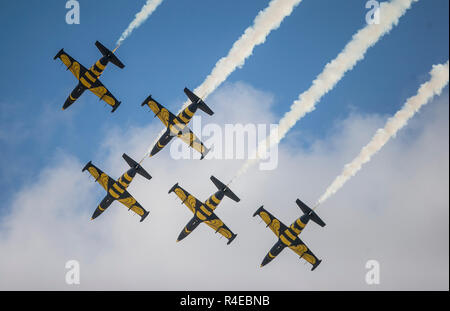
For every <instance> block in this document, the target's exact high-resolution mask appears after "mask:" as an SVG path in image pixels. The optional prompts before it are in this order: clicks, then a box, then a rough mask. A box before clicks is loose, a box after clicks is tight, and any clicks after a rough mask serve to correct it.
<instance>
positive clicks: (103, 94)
mask: <svg viewBox="0 0 450 311" xmlns="http://www.w3.org/2000/svg"><path fill="white" fill-rule="evenodd" d="M95 45H96V46H97V48H98V49H99V50H100V52H101V53H102V54H103V57H102V58H100V59H99V60H98V61H97V62H96V63H95V64H94V65H92V67H91V68H89V69H86V68H85V67H84V66H83V65H81V64H80V63H79V62H78V61H76V60H75V59H74V58H73V57H71V56H70V55H69V54H67V53H66V52H64V49H61V50H60V51H59V52H58V54H56V55H55V57H54V58H53V59H57V58H59V59H61V61H62V62H63V63H64V65H66V67H67V70H70V71H71V72H72V73H73V75H74V76H75V78H77V80H78V81H79V82H78V84H77V86H76V87H75V89H74V90H73V91H72V93H70V95H69V97H68V98H67V99H66V102H65V103H64V105H63V107H62V109H63V110H64V109H66V108H67V107H69V106H70V105H72V104H73V103H74V102H75V101H76V100H77V99H78V98H79V97H80V96H81V94H83V92H84V91H85V90H89V91H91V92H92V93H94V94H95V95H97V96H98V97H99V98H100V100H103V101H105V102H106V103H107V104H108V105H110V106H111V107H113V109H112V111H111V112H114V111H115V110H116V109H117V108H118V107H119V105H120V102H119V101H118V100H117V99H116V98H115V97H114V95H113V94H111V92H110V91H109V90H108V89H107V88H106V87H105V86H104V85H103V83H102V82H101V81H100V80H99V77H100V76H101V74H102V73H103V70H105V67H106V65H108V63H109V62H111V63H113V64H114V65H116V66H117V67H119V68H121V69H123V68H124V67H125V65H124V64H122V62H121V61H120V60H119V59H118V58H117V57H116V56H115V55H114V52H115V51H116V49H117V48H116V49H114V51H112V52H111V51H110V50H108V49H107V48H106V47H104V46H103V45H102V44H101V43H100V42H98V41H96V42H95Z"/></svg>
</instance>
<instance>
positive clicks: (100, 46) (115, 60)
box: [95, 41, 125, 69]
mask: <svg viewBox="0 0 450 311" xmlns="http://www.w3.org/2000/svg"><path fill="white" fill-rule="evenodd" d="M95 46H96V47H97V48H98V49H99V51H100V52H101V53H102V54H103V56H106V57H108V61H110V62H111V63H113V64H114V65H116V66H117V67H119V68H120V69H123V68H124V67H125V65H124V64H122V62H121V61H120V60H119V59H118V58H117V56H116V55H114V53H113V52H111V51H110V50H108V49H107V48H106V47H105V46H104V45H103V44H101V43H100V42H98V41H96V42H95Z"/></svg>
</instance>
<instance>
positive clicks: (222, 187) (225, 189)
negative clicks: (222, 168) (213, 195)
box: [211, 176, 241, 202]
mask: <svg viewBox="0 0 450 311" xmlns="http://www.w3.org/2000/svg"><path fill="white" fill-rule="evenodd" d="M211 181H212V182H213V183H214V185H216V187H217V189H219V190H220V191H223V192H224V194H225V195H226V196H227V197H229V198H230V199H232V200H233V201H235V202H239V201H240V200H241V199H239V198H238V197H237V195H235V194H234V193H233V191H231V190H230V188H228V187H227V186H226V185H224V184H223V183H222V182H221V181H220V180H218V179H217V178H216V177H214V176H211Z"/></svg>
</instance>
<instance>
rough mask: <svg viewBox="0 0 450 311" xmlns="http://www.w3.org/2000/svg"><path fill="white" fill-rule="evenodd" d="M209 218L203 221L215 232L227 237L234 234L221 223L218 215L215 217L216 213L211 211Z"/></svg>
mask: <svg viewBox="0 0 450 311" xmlns="http://www.w3.org/2000/svg"><path fill="white" fill-rule="evenodd" d="M209 218H210V219H209V220H207V221H205V224H207V225H208V226H210V227H211V228H212V229H214V230H215V231H216V232H219V233H220V234H221V235H223V236H224V237H226V238H227V239H230V238H231V237H232V236H233V235H234V234H233V232H231V230H230V229H229V228H228V227H227V226H226V225H225V224H224V223H223V221H222V220H221V219H220V218H219V217H217V215H216V214H214V213H212V215H211V216H210V217H209Z"/></svg>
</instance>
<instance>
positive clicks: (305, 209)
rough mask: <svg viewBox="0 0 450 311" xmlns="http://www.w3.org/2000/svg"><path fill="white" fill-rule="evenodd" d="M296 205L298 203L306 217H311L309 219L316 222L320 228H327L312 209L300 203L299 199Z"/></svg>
mask: <svg viewBox="0 0 450 311" xmlns="http://www.w3.org/2000/svg"><path fill="white" fill-rule="evenodd" d="M295 203H297V205H298V207H300V209H301V210H302V211H303V213H304V214H305V215H307V216H308V217H309V219H311V220H312V221H314V222H315V223H316V224H318V225H319V226H321V227H325V223H324V222H323V220H322V219H320V217H319V216H317V214H316V213H315V212H314V211H313V210H312V209H311V208H309V207H308V206H307V205H306V204H305V203H303V202H302V201H300V199H297V201H295Z"/></svg>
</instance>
